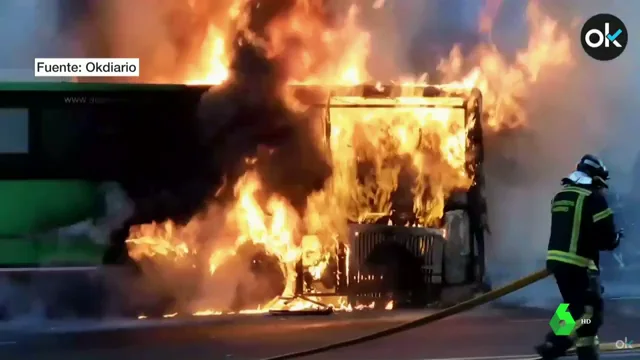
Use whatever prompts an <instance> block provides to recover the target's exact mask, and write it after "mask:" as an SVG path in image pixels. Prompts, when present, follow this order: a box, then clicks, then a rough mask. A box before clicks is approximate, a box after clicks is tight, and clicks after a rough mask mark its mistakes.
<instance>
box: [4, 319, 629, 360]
mask: <svg viewBox="0 0 640 360" xmlns="http://www.w3.org/2000/svg"><path fill="white" fill-rule="evenodd" d="M423 315H425V311H392V312H384V313H379V312H378V313H376V312H358V313H350V314H334V315H330V316H307V317H274V316H269V315H251V316H249V315H246V316H245V315H243V316H222V317H214V318H206V319H199V320H198V321H195V322H194V321H191V320H180V319H169V320H165V321H160V322H156V321H150V320H143V321H139V322H132V321H126V322H118V323H113V322H112V323H111V324H110V326H116V325H117V326H120V327H128V329H120V330H109V329H105V328H101V327H93V328H89V327H87V326H86V324H81V325H79V326H77V327H75V328H74V327H70V326H69V325H68V324H67V325H65V326H64V327H53V328H51V325H48V327H47V328H41V329H39V330H38V334H35V333H33V331H16V330H13V331H9V330H5V331H3V332H0V358H2V359H3V360H13V359H20V360H25V359H27V360H31V359H33V360H63V359H64V360H76V359H77V360H87V359H91V360H102V359H105V360H106V359H117V360H129V359H136V360H144V359H153V360H175V359H189V360H199V359H203V360H204V359H206V360H216V359H225V360H229V359H263V358H268V357H271V356H274V355H278V354H283V353H290V352H294V351H299V350H305V349H309V348H313V347H317V346H322V345H325V344H328V343H332V342H337V341H340V340H344V339H347V338H353V337H357V336H362V335H366V334H369V333H372V332H375V331H378V330H382V329H385V328H388V327H391V326H394V325H398V324H400V323H404V322H406V321H409V320H412V319H415V318H417V317H419V316H423ZM550 317H551V314H550V313H549V312H546V311H540V310H531V309H529V310H522V309H500V310H496V309H480V310H474V311H471V312H468V313H465V314H461V315H458V316H454V317H452V318H448V319H444V320H441V321H440V322H438V323H434V324H431V325H427V326H424V327H421V328H417V329H413V330H410V331H406V332H404V333H400V334H396V335H393V336H390V337H387V338H383V339H379V340H375V341H372V342H368V343H364V344H361V345H356V346H353V347H348V348H343V349H339V350H335V351H331V352H327V353H323V354H320V355H315V356H311V357H306V358H304V359H306V360H320V359H369V360H376V359H380V360H382V359H399V360H401V359H407V360H408V359H416V360H417V359H450V360H451V359H452V358H457V359H460V358H462V359H465V358H468V359H477V360H480V359H483V357H484V359H486V360H490V359H493V360H506V359H513V358H514V357H513V356H524V355H527V354H531V353H532V351H531V348H532V346H533V345H534V344H535V343H537V342H538V341H539V340H541V338H542V336H543V334H544V333H545V332H546V331H547V330H548V321H549V319H550ZM636 321H638V320H637V319H636V318H633V317H629V316H624V315H615V316H609V317H608V319H607V322H606V324H605V325H604V326H603V328H602V331H601V335H600V338H601V341H602V342H616V341H618V340H624V339H625V338H627V339H628V340H629V341H632V340H638V339H640V327H639V326H638V323H637V322H636ZM611 356H612V355H607V356H606V357H603V358H606V359H618V358H619V359H623V358H624V359H635V358H636V357H635V354H629V353H627V354H624V353H618V354H617V355H615V357H611ZM516 358H518V359H524V358H527V357H516ZM529 358H530V357H529ZM637 358H638V359H640V355H638V356H637Z"/></svg>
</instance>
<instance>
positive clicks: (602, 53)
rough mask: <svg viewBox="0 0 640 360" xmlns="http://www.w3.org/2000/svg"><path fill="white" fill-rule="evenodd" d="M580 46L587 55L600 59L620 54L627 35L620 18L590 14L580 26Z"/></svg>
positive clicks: (610, 58) (608, 58) (613, 57)
mask: <svg viewBox="0 0 640 360" xmlns="http://www.w3.org/2000/svg"><path fill="white" fill-rule="evenodd" d="M580 35H581V36H580V40H581V42H582V48H583V49H584V51H585V52H586V53H587V55H589V56H591V57H592V58H594V59H596V60H600V61H608V60H613V59H615V58H617V57H618V56H620V55H622V53H623V52H624V49H625V48H626V47H627V42H628V41H629V36H628V33H627V27H626V26H625V25H624V23H623V22H622V20H620V19H619V18H618V17H617V16H615V15H611V14H598V15H595V16H592V17H591V18H590V19H589V20H587V22H585V23H584V25H583V26H582V31H581V33H580Z"/></svg>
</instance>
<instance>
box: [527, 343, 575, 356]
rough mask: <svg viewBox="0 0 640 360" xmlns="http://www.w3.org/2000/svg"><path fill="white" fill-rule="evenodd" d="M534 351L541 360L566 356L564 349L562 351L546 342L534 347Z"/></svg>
mask: <svg viewBox="0 0 640 360" xmlns="http://www.w3.org/2000/svg"><path fill="white" fill-rule="evenodd" d="M534 349H535V351H536V353H537V354H538V355H540V357H541V358H542V360H555V359H557V358H560V357H562V356H564V355H566V352H567V351H566V349H562V348H560V347H559V346H557V345H554V344H553V343H551V342H549V341H546V342H544V343H543V344H540V345H538V346H536V347H535V348H534Z"/></svg>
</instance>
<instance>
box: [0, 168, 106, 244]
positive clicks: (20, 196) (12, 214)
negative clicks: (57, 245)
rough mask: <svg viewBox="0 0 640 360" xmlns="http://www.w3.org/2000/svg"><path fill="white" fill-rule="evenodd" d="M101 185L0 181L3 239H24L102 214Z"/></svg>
mask: <svg viewBox="0 0 640 360" xmlns="http://www.w3.org/2000/svg"><path fill="white" fill-rule="evenodd" d="M102 207H103V197H102V194H100V192H99V189H98V184H96V183H92V182H87V181H82V180H2V181H0V237H9V238H11V237H14V238H15V237H23V236H24V235H25V234H34V233H41V232H45V231H48V230H51V229H55V228H58V227H64V226H69V225H72V224H75V223H77V222H81V221H84V220H86V219H88V218H91V217H94V216H96V215H98V214H99V213H100V211H101V210H102Z"/></svg>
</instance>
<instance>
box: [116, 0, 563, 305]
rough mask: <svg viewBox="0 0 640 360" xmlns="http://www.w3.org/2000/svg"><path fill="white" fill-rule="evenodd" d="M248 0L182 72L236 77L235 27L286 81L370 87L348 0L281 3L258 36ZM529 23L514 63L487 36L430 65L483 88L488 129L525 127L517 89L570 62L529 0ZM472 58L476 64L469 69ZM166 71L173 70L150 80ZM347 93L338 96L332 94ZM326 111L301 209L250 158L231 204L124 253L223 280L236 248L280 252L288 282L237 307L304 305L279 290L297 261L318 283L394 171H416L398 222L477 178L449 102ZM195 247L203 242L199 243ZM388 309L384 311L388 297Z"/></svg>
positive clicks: (191, 79) (142, 237)
mask: <svg viewBox="0 0 640 360" xmlns="http://www.w3.org/2000/svg"><path fill="white" fill-rule="evenodd" d="M201 2H203V1H197V0H191V1H189V6H190V7H191V8H192V9H193V11H194V12H195V11H196V10H197V9H198V6H199V3H201ZM249 3H251V4H253V5H252V6H260V2H252V1H250V0H234V1H233V2H232V3H231V4H227V5H229V7H228V11H227V12H226V14H227V16H225V17H224V21H221V22H219V23H210V24H209V25H208V28H207V29H208V30H207V33H206V36H205V37H204V40H203V41H202V44H201V46H200V47H199V51H198V52H196V53H195V54H194V55H193V56H192V57H191V58H190V59H189V64H192V66H190V67H189V68H187V69H186V70H185V72H184V73H182V74H181V75H180V76H179V80H181V81H183V82H185V83H187V84H211V85H216V86H225V84H227V83H229V82H233V81H234V78H233V73H232V70H231V69H230V64H231V62H232V59H233V56H234V54H233V52H232V49H233V46H232V45H233V43H234V42H235V41H239V40H237V39H238V38H239V37H238V36H237V35H238V34H239V33H242V34H243V35H244V36H243V37H242V39H243V40H242V41H249V42H251V43H252V44H253V45H255V46H257V47H259V48H261V49H262V50H263V51H264V52H265V54H266V56H267V57H271V58H286V59H287V61H286V74H287V76H288V81H287V82H286V83H287V84H290V85H294V84H296V85H300V84H316V85H318V84H319V85H326V86H335V85H358V84H364V83H372V84H373V83H375V79H372V78H371V77H370V76H369V75H368V72H367V69H366V62H367V60H369V55H370V43H371V41H372V39H371V36H370V34H369V33H368V32H367V31H366V30H365V29H363V28H361V27H360V26H359V25H358V14H359V10H361V8H358V7H357V6H351V7H350V8H349V9H348V10H347V11H346V16H345V17H344V18H343V19H341V21H335V20H334V21H333V22H331V25H328V22H327V21H326V19H325V17H326V14H325V13H326V10H325V9H324V8H323V4H324V3H325V2H324V1H315V0H295V1H293V5H292V6H291V8H290V9H289V10H288V11H286V12H283V13H282V14H280V15H279V16H277V17H275V18H274V19H272V21H271V22H270V23H269V24H268V26H267V27H266V34H254V33H252V29H251V26H250V25H249V23H250V19H249V11H248V10H247V9H248V8H247V6H248V5H247V4H249ZM369 6H372V7H374V8H376V9H378V8H384V6H385V4H384V1H380V0H378V1H372V4H370V5H369ZM528 20H529V24H530V38H529V43H528V47H527V48H525V49H524V50H522V51H521V52H519V53H518V54H517V57H516V59H515V63H511V62H508V61H507V60H506V59H505V57H504V56H503V55H502V54H501V53H500V52H499V51H498V49H497V48H496V47H495V46H493V45H491V44H486V45H482V46H479V47H478V48H477V49H476V51H475V52H474V53H473V55H472V56H471V58H464V57H463V56H462V52H461V51H460V49H459V48H457V47H454V48H453V49H452V51H451V53H450V56H449V58H447V59H443V60H442V61H441V64H440V66H439V71H440V72H441V73H442V75H443V76H444V77H445V78H446V80H447V81H450V82H449V83H447V84H446V85H438V86H440V87H441V88H442V89H445V90H449V89H450V90H455V91H463V92H464V91H470V90H471V89H473V88H478V89H480V90H481V91H482V93H483V96H484V104H483V106H484V110H485V112H486V115H487V118H486V119H483V120H482V121H483V126H484V128H485V132H487V131H488V132H491V131H498V130H502V129H505V128H517V127H522V126H526V123H527V119H526V114H525V112H524V110H523V109H522V107H521V105H520V104H521V101H520V100H521V99H523V98H525V97H526V95H527V92H528V91H529V89H530V88H531V87H532V86H533V85H534V84H535V83H536V81H537V79H538V76H539V74H540V73H541V72H543V71H559V69H561V68H562V67H566V66H570V65H571V63H572V58H571V54H570V41H569V38H568V36H567V34H565V33H563V32H562V31H561V29H560V28H559V27H558V24H557V23H556V22H555V21H554V20H553V19H551V18H549V17H547V16H546V15H545V14H543V13H542V12H541V11H540V9H539V8H538V6H537V5H536V3H535V2H530V4H529V7H528ZM481 26H482V27H483V29H482V30H483V31H487V27H488V26H490V25H488V22H487V21H482V22H481ZM470 64H472V65H474V66H471V70H470V71H468V69H469V65H470ZM166 79H170V77H162V78H161V77H158V79H156V80H160V81H162V80H166ZM425 79H426V76H420V77H416V78H414V79H409V80H407V79H399V80H398V82H397V84H398V85H400V86H402V87H403V88H405V89H406V94H403V95H402V96H400V97H397V98H395V99H393V100H389V101H392V102H393V103H395V104H399V105H402V104H407V103H411V102H412V101H417V100H416V99H419V98H417V97H414V96H412V89H415V88H416V87H419V86H426V85H428V84H426V81H425ZM170 80H176V79H170ZM281 96H282V97H283V98H286V99H287V104H289V106H290V107H291V109H292V110H294V111H302V110H304V106H302V104H300V103H298V102H297V101H295V100H294V99H292V98H291V97H289V96H288V93H287V92H286V91H285V90H283V92H282V94H281ZM352 100H354V99H349V98H335V99H332V102H333V103H340V102H348V101H352ZM355 100H356V101H357V102H359V103H362V102H366V101H367V100H366V99H364V98H359V99H355ZM331 111H332V113H331V136H330V137H329V139H328V143H325V142H324V141H325V140H326V139H325V138H324V137H322V136H318V146H319V147H322V146H328V149H329V150H330V151H327V152H326V153H327V157H328V161H329V163H330V164H331V165H332V170H333V173H332V175H331V178H330V180H329V181H328V182H327V183H326V184H325V187H324V189H323V190H322V191H319V192H315V193H313V194H312V195H311V196H309V198H308V199H307V206H306V208H305V211H304V212H303V213H302V214H300V213H299V212H298V211H296V209H294V207H293V206H292V205H291V204H290V203H289V202H288V201H287V200H286V199H285V198H284V197H281V196H279V195H277V194H268V193H265V192H264V191H263V188H262V184H261V179H260V176H259V175H258V174H257V172H255V171H253V170H251V166H248V168H249V169H250V170H247V172H246V173H245V174H244V176H242V177H241V178H240V180H239V181H238V182H237V183H236V184H234V186H233V193H234V196H235V201H234V202H233V203H232V204H231V205H220V204H219V203H217V202H215V201H212V205H211V207H210V208H209V209H208V211H207V212H205V213H203V214H199V215H198V216H196V217H194V218H193V219H192V220H191V222H190V223H189V224H187V225H186V226H177V225H175V224H174V223H172V222H170V221H169V222H166V223H163V224H146V225H141V226H136V227H134V228H132V229H131V235H130V238H129V240H128V243H129V250H130V254H131V256H132V257H133V258H134V259H137V260H140V261H142V259H145V258H146V259H161V260H157V261H162V262H165V261H166V262H168V263H171V264H173V265H172V266H178V265H179V264H183V265H186V266H185V267H187V268H188V267H194V266H199V267H202V266H204V265H203V264H200V263H198V264H196V263H195V262H193V260H191V259H192V256H191V255H196V254H198V257H199V258H202V256H203V254H202V252H203V251H204V252H206V254H205V255H204V257H205V258H206V262H207V264H206V266H207V268H208V274H209V275H208V276H211V277H212V278H213V277H215V276H216V275H220V273H221V272H224V276H225V277H226V276H231V275H229V270H225V264H227V263H229V262H232V261H233V260H231V259H234V258H237V257H238V256H240V255H239V253H240V252H243V251H245V250H243V248H245V247H246V246H247V245H248V244H250V245H251V246H254V247H256V248H259V249H261V251H264V252H265V253H266V254H269V255H270V256H272V257H275V258H276V259H277V267H279V270H280V271H281V273H282V274H283V276H284V278H285V279H286V281H285V283H284V284H283V285H282V286H281V288H278V291H277V293H274V294H272V296H270V297H269V298H267V299H265V301H264V302H263V303H260V304H251V305H250V306H248V307H246V308H245V309H244V311H245V312H246V311H250V312H251V311H254V312H255V311H265V310H268V309H272V308H276V307H287V308H293V309H295V308H298V307H302V306H306V305H303V304H302V303H287V304H286V306H285V304H284V303H283V302H282V301H279V300H278V299H279V297H278V295H283V296H284V297H290V296H292V295H293V294H294V291H295V289H294V288H295V282H296V276H295V275H296V266H298V264H299V263H300V262H302V263H303V265H304V266H305V268H306V269H308V273H309V274H311V275H312V276H313V277H314V278H317V279H320V278H321V277H322V276H323V273H324V272H325V269H326V268H327V267H328V266H329V264H330V257H331V254H333V253H335V249H336V248H337V247H338V244H339V243H340V242H346V241H345V240H344V239H346V238H347V225H348V223H349V222H373V221H377V220H379V219H380V218H383V217H384V216H386V215H389V213H390V212H391V211H393V209H392V204H391V201H390V197H391V194H392V193H393V192H394V191H396V190H397V189H398V187H399V183H400V182H402V177H403V174H402V171H403V170H402V169H403V168H407V167H408V168H410V169H411V170H412V176H413V178H415V179H417V181H416V182H415V184H413V186H412V187H411V192H410V193H408V194H407V197H408V203H410V204H413V207H414V208H413V210H414V213H415V215H416V216H417V219H415V220H413V221H407V223H406V224H403V225H411V226H434V224H437V222H438V220H439V219H440V218H441V217H442V215H443V209H444V204H445V200H446V198H447V197H448V196H449V195H450V194H451V193H452V192H453V191H455V190H457V189H467V188H468V187H469V186H470V185H471V184H472V183H473V180H474V179H473V178H471V177H470V176H469V174H468V172H466V171H465V161H466V157H465V156H466V153H465V149H466V145H467V144H466V141H467V131H468V126H469V124H467V125H465V122H464V119H462V115H461V114H459V113H457V112H456V110H455V109H452V108H424V107H423V108H410V107H407V108H403V107H397V108H391V109H389V108H377V109H371V110H367V109H362V108H358V109H339V110H331ZM461 119H462V120H461ZM359 159H367V160H368V162H369V163H370V164H371V167H372V169H371V170H370V171H369V174H370V175H369V176H367V177H366V178H365V179H364V181H362V180H361V179H360V180H359V179H358V174H357V166H356V160H359ZM259 161H260V159H259V158H258V159H247V162H248V163H249V165H251V164H253V163H254V162H259ZM214 200H215V199H214ZM203 238H205V240H206V238H215V241H203ZM203 243H206V244H209V245H207V246H205V247H203V246H201V245H199V244H203ZM252 254H253V252H252ZM253 261H254V262H255V260H253ZM176 264H178V265H176ZM212 286H214V285H212ZM252 286H253V287H255V286H254V285H252ZM276 288H277V286H276ZM274 297H275V299H274ZM202 304H203V305H200V306H199V308H197V309H194V312H195V314H197V315H210V314H217V313H221V312H225V311H226V312H228V311H230V309H229V305H228V302H227V303H219V302H216V301H215V300H212V301H210V302H207V301H206V299H205V300H203V302H202ZM360 307H368V305H362V306H360ZM386 307H387V308H391V307H392V304H387V306H386ZM256 309H257V310H256ZM233 311H238V309H233Z"/></svg>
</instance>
